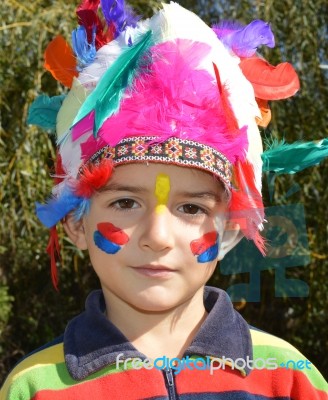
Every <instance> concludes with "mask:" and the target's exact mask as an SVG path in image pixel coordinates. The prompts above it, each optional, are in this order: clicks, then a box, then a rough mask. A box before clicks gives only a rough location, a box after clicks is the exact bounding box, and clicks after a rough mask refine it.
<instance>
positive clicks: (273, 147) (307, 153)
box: [262, 138, 328, 175]
mask: <svg viewBox="0 0 328 400" xmlns="http://www.w3.org/2000/svg"><path fill="white" fill-rule="evenodd" d="M266 144H267V147H268V149H267V150H266V151H264V152H263V154H262V161H263V167H262V170H263V172H267V171H271V172H275V173H276V174H278V175H280V174H294V173H296V172H299V171H302V170H303V169H305V168H308V167H311V166H313V165H317V164H319V163H320V162H321V161H322V160H323V159H324V158H326V157H328V139H327V138H325V139H322V140H318V141H315V142H294V143H291V144H288V143H285V141H284V140H281V141H280V142H279V141H278V140H275V139H274V140H273V141H272V142H268V141H267V142H266Z"/></svg>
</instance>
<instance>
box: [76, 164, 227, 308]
mask: <svg viewBox="0 0 328 400" xmlns="http://www.w3.org/2000/svg"><path fill="white" fill-rule="evenodd" d="M222 191H223V190H222V188H221V185H219V184H218V182H217V181H216V180H215V179H214V178H213V177H212V176H211V175H210V174H208V173H205V172H202V171H198V170H196V169H191V168H183V167H177V166H172V165H164V164H154V163H151V164H149V165H146V164H128V165H123V166H119V167H117V168H116V169H115V171H114V173H113V175H112V177H111V179H110V181H109V182H108V184H107V186H106V187H105V188H103V189H102V190H101V191H99V192H98V193H96V194H95V195H94V196H93V198H92V200H91V208H90V212H89V213H88V214H87V215H86V216H85V217H84V219H83V225H82V229H80V230H79V239H78V240H77V241H76V243H77V245H78V247H80V248H87V249H88V250H89V254H90V258H91V262H92V265H93V267H94V269H95V271H96V273H97V274H98V276H99V278H100V282H101V285H102V288H103V291H104V294H105V297H106V298H107V299H109V301H110V300H111V298H112V299H115V298H116V299H117V298H119V299H120V301H124V302H125V303H128V304H130V305H133V307H134V308H137V309H140V310H144V311H165V310H168V309H172V308H174V307H176V306H179V305H182V304H183V303H184V302H186V301H188V300H189V299H191V298H192V297H193V295H194V294H195V293H196V292H197V291H199V290H200V289H201V288H202V287H203V286H204V285H205V283H206V281H207V280H208V279H209V278H210V276H211V275H212V273H213V271H214V269H215V266H216V263H217V258H216V256H217V251H218V246H219V245H220V240H221V238H220V237H218V234H217V227H216V224H215V218H216V217H218V216H220V215H221V216H222V214H223V213H224V211H225V208H226V205H225V204H224V202H223V201H221V197H223V196H222Z"/></svg>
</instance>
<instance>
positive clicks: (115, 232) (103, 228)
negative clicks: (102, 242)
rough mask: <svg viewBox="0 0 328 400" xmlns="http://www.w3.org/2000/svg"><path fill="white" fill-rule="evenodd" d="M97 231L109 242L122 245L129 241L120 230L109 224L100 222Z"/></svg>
mask: <svg viewBox="0 0 328 400" xmlns="http://www.w3.org/2000/svg"><path fill="white" fill-rule="evenodd" d="M97 229H98V231H99V232H100V233H101V234H102V235H103V236H104V237H105V238H106V239H107V240H109V241H110V242H112V243H115V244H118V245H122V244H126V243H127V242H128V241H129V236H128V235H127V234H126V233H125V232H124V231H122V229H120V228H118V227H117V226H115V225H113V224H111V223H110V222H100V223H99V224H98V225H97Z"/></svg>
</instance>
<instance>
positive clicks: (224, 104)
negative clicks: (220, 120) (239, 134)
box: [213, 63, 238, 130]
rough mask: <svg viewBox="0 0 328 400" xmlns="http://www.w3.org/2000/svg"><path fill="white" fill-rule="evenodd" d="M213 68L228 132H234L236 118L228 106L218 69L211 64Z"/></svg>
mask: <svg viewBox="0 0 328 400" xmlns="http://www.w3.org/2000/svg"><path fill="white" fill-rule="evenodd" d="M213 67H214V72H215V77H216V81H217V84H218V88H219V93H220V97H221V101H222V108H223V110H224V114H225V116H226V122H227V126H228V128H229V129H230V130H236V129H238V123H237V120H236V116H235V114H234V112H233V110H232V108H231V106H230V104H229V100H228V95H227V90H226V88H225V87H224V85H222V83H221V78H220V74H219V69H218V67H217V66H216V64H214V63H213Z"/></svg>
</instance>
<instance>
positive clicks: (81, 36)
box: [72, 26, 96, 69]
mask: <svg viewBox="0 0 328 400" xmlns="http://www.w3.org/2000/svg"><path fill="white" fill-rule="evenodd" d="M95 40H96V27H94V28H93V30H92V42H91V43H89V42H88V37H87V31H86V29H85V27H84V26H79V27H78V28H76V29H74V31H73V32H72V44H73V49H74V53H75V54H76V56H77V58H78V61H79V67H78V69H81V68H83V67H86V66H87V65H89V64H91V63H92V62H93V61H94V58H95V56H96V46H95Z"/></svg>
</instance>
